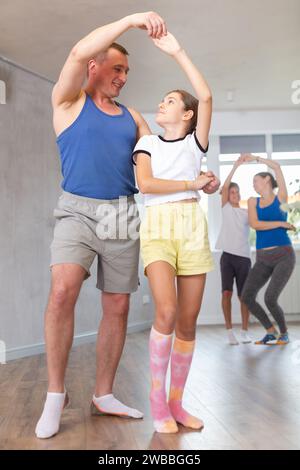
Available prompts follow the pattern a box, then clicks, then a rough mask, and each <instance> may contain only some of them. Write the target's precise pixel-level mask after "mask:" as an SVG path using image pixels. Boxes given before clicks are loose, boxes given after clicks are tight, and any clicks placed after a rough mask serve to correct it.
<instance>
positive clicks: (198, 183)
mask: <svg viewBox="0 0 300 470" xmlns="http://www.w3.org/2000/svg"><path fill="white" fill-rule="evenodd" d="M212 181H213V177H212V176H207V174H206V173H204V174H202V175H201V174H200V175H199V176H198V177H197V178H196V179H195V180H194V181H191V182H190V186H191V189H192V190H194V191H197V190H198V189H202V188H204V186H206V185H207V184H209V183H211V182H212Z"/></svg>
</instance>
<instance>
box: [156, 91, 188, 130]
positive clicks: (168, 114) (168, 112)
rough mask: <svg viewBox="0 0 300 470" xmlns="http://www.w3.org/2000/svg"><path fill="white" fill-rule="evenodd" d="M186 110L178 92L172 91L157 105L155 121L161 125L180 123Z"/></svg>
mask: <svg viewBox="0 0 300 470" xmlns="http://www.w3.org/2000/svg"><path fill="white" fill-rule="evenodd" d="M185 113H186V111H185V110H184V103H183V101H182V99H181V96H180V94H179V93H176V92H173V93H170V94H168V95H166V96H165V97H164V99H163V101H162V102H161V103H159V105H158V111H157V113H156V117H155V121H156V122H157V124H158V125H159V126H161V127H164V126H165V125H166V124H181V123H182V118H183V116H184V114H185Z"/></svg>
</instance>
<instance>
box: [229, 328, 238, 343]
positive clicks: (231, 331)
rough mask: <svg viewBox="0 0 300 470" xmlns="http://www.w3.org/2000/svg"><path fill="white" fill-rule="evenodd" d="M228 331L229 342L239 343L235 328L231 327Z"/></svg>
mask: <svg viewBox="0 0 300 470" xmlns="http://www.w3.org/2000/svg"><path fill="white" fill-rule="evenodd" d="M227 333H228V340H229V344H239V342H238V340H237V338H236V336H235V334H234V332H233V329H230V330H227Z"/></svg>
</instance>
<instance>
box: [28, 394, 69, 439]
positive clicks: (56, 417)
mask: <svg viewBox="0 0 300 470" xmlns="http://www.w3.org/2000/svg"><path fill="white" fill-rule="evenodd" d="M65 398H66V392H64V393H52V392H48V393H47V398H46V402H45V405H44V410H43V413H42V416H41V417H40V419H39V421H38V423H37V425H36V428H35V433H36V436H37V437H39V438H40V439H47V438H48V437H52V436H54V434H56V433H57V432H58V430H59V424H60V417H61V413H62V410H63V408H64V403H65Z"/></svg>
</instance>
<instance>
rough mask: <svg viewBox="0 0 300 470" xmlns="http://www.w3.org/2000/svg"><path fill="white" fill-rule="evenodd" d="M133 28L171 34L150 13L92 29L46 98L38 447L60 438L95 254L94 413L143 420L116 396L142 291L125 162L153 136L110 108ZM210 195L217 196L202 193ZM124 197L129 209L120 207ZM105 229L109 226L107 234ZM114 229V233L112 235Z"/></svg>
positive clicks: (136, 118) (131, 183) (134, 117)
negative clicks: (48, 213)
mask: <svg viewBox="0 0 300 470" xmlns="http://www.w3.org/2000/svg"><path fill="white" fill-rule="evenodd" d="M134 27H136V28H140V29H144V30H146V31H147V32H148V35H149V36H150V37H151V38H159V37H161V36H162V35H165V34H166V33H167V29H166V25H165V22H164V20H163V19H162V18H161V17H160V16H159V15H158V14H157V13H154V12H147V13H136V14H133V15H130V16H127V17H124V18H122V19H121V20H119V21H116V22H114V23H111V24H108V25H105V26H103V27H100V28H98V29H96V30H94V31H93V32H91V33H90V34H89V35H88V36H86V37H85V38H83V39H82V40H80V41H79V42H78V43H77V44H76V45H75V46H74V47H73V49H72V50H71V52H70V54H69V57H68V58H67V61H66V63H65V65H64V67H63V69H62V71H61V74H60V77H59V80H58V82H57V83H56V85H55V86H54V89H53V93H52V105H53V124H54V130H55V133H56V135H57V144H58V146H59V150H60V156H61V165H62V173H63V183H62V187H63V189H64V192H63V194H62V195H61V196H60V198H59V202H58V207H57V209H56V210H55V211H54V215H55V217H56V219H57V224H56V227H55V231H54V239H53V242H52V245H51V268H52V270H51V289H50V294H49V300H48V306H47V310H46V314H45V339H46V352H47V367H48V380H49V385H48V393H47V399H46V402H45V406H44V410H43V413H42V416H41V418H40V420H39V422H38V423H37V426H36V435H37V437H39V438H48V437H51V436H53V435H54V434H56V433H57V432H58V430H59V424H60V418H61V413H62V410H63V408H64V407H66V406H67V404H68V402H69V397H68V394H67V392H66V390H65V387H64V378H65V371H66V366H67V361H68V355H69V351H70V349H71V345H72V340H73V334H74V308H75V304H76V301H77V298H78V295H79V292H80V289H81V286H82V283H83V281H84V279H86V277H88V276H89V268H90V266H91V264H92V262H93V260H94V258H95V256H96V255H98V275H97V277H98V280H97V287H98V288H99V289H101V290H102V310H103V315H102V320H101V323H100V326H99V332H98V339H97V373H96V386H95V392H94V396H93V400H92V407H91V408H92V412H93V413H95V414H112V415H117V416H127V417H132V418H142V417H143V414H142V413H141V412H140V411H138V410H136V409H133V408H129V407H128V406H126V405H124V404H123V403H121V402H120V401H119V400H117V399H116V398H115V397H114V395H113V394H112V390H113V382H114V378H115V374H116V371H117V367H118V364H119V361H120V358H121V354H122V350H123V346H124V342H125V337H126V329H127V318H128V311H129V301H130V293H131V292H134V291H136V290H137V287H138V259H139V239H138V237H134V236H132V233H129V232H132V228H135V229H138V225H139V216H138V213H137V210H136V204H135V201H134V194H135V193H136V192H137V189H136V188H135V178H134V170H133V165H132V162H131V154H132V150H133V148H134V146H135V144H136V141H137V139H139V138H140V137H141V136H143V135H145V134H150V133H151V132H150V129H149V127H148V125H147V123H146V122H145V121H144V119H143V118H142V116H141V115H140V114H139V113H138V112H137V111H135V110H134V109H132V108H126V107H125V106H122V105H121V104H119V103H117V102H116V101H115V100H114V98H116V97H118V96H119V93H120V91H121V89H122V88H123V86H124V85H125V83H126V81H127V75H128V71H129V67H128V60H127V55H128V53H127V51H126V50H125V49H124V48H123V47H122V46H120V45H119V44H116V43H115V42H114V41H115V40H116V39H117V38H118V37H119V36H120V35H121V34H122V33H124V32H125V31H127V30H129V29H130V28H134ZM86 75H87V76H88V78H87V84H86V86H85V87H84V89H83V86H84V82H85V79H86ZM211 190H215V188H213V189H212V188H207V191H208V192H209V191H211ZM120 198H121V199H122V200H124V199H125V200H126V204H120ZM104 220H105V221H109V223H108V225H109V230H108V233H107V230H104V228H105V227H104V225H105V224H103V221H104ZM124 221H125V222H124ZM126 222H127V223H128V227H127V228H126V232H127V233H126V236H125V237H124V223H125V225H126ZM112 227H113V228H116V227H118V230H117V232H118V233H116V230H113V229H112ZM130 227H131V229H130ZM127 229H128V230H127ZM121 232H122V234H121ZM105 235H107V237H106V236H105Z"/></svg>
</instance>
